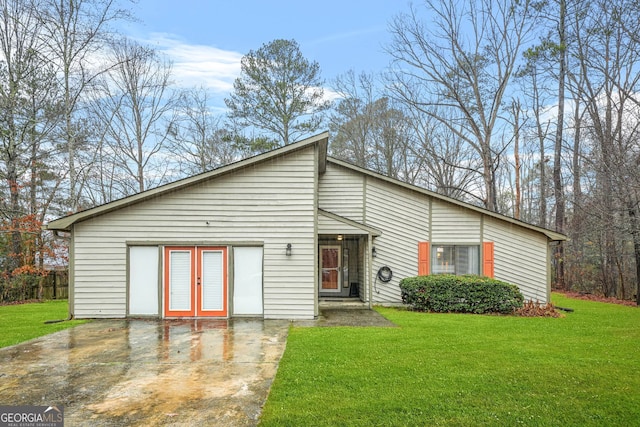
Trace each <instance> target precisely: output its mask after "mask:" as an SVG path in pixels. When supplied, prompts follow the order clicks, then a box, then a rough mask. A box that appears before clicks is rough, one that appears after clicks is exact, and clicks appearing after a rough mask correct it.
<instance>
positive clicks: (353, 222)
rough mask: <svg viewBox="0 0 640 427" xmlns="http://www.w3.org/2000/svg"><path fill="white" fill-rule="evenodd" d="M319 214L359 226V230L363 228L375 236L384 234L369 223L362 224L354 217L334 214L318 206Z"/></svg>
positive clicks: (352, 225)
mask: <svg viewBox="0 0 640 427" xmlns="http://www.w3.org/2000/svg"><path fill="white" fill-rule="evenodd" d="M318 214H320V215H323V216H326V217H327V218H331V219H333V220H335V221H338V222H341V223H343V224H345V225H349V226H351V227H354V228H357V229H359V230H362V231H364V232H365V233H367V234H371V236H373V237H379V236H382V231H380V230H378V229H377V228H373V227H370V226H368V225H364V224H361V223H359V222H357V221H354V220H352V219H349V218H345V217H343V216H340V215H337V214H334V213H333V212H329V211H325V210H324V209H320V208H318Z"/></svg>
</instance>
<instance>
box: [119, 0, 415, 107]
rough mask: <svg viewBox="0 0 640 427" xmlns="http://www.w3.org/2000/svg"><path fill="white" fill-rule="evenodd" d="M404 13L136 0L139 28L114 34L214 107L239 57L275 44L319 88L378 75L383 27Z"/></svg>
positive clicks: (277, 2)
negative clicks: (160, 60)
mask: <svg viewBox="0 0 640 427" xmlns="http://www.w3.org/2000/svg"><path fill="white" fill-rule="evenodd" d="M408 8H409V3H408V2H407V1H404V0H366V1H365V0H341V1H340V0H324V1H320V2H310V1H305V0H298V1H290V0H265V1H258V0H247V1H243V0H235V1H234V0H210V1H204V0H200V1H197V0H182V1H176V0H139V1H138V2H137V4H135V5H134V6H133V7H132V9H133V11H134V14H135V16H136V17H137V18H138V20H139V22H133V23H127V24H126V25H125V26H124V27H123V29H122V31H123V32H124V33H125V34H126V35H127V36H129V37H132V38H134V39H137V40H139V41H141V42H145V43H148V44H150V45H151V46H153V47H155V48H156V49H158V50H159V51H161V52H163V53H164V54H165V55H167V56H168V57H169V58H170V59H171V60H172V61H173V62H174V78H175V81H176V83H177V84H178V85H180V86H185V87H189V86H200V85H203V86H205V87H207V88H209V89H210V91H211V93H212V94H213V96H214V100H213V103H214V106H216V107H219V108H222V107H223V106H224V103H223V101H222V100H223V99H224V97H225V96H226V95H227V94H228V93H229V91H230V90H231V89H232V85H233V80H234V79H235V78H236V77H237V76H238V74H239V72H240V59H241V58H242V56H243V55H244V54H246V53H247V52H248V51H249V50H251V49H258V48H259V47H260V46H261V45H262V44H264V43H267V42H270V41H272V40H274V39H277V38H284V39H295V40H296V41H297V42H298V43H299V44H300V50H301V51H302V54H303V55H304V56H305V57H306V58H307V59H309V60H314V61H318V63H319V64H320V67H321V70H322V77H323V78H324V79H325V80H327V81H329V80H331V79H333V78H335V77H336V76H337V75H339V74H342V73H345V72H346V71H348V70H350V69H353V70H354V71H356V72H358V73H359V72H362V71H366V72H378V71H382V70H383V69H384V68H385V67H386V66H387V65H388V62H389V58H388V56H387V55H386V54H385V53H384V52H383V46H384V45H385V44H386V43H388V41H389V40H390V35H389V31H388V24H389V21H390V20H391V19H392V18H393V17H394V16H395V15H397V14H398V13H400V12H405V11H407V10H408Z"/></svg>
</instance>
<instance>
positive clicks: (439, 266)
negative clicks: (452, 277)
mask: <svg viewBox="0 0 640 427" xmlns="http://www.w3.org/2000/svg"><path fill="white" fill-rule="evenodd" d="M454 252H455V251H454V247H453V246H434V247H433V249H432V252H431V254H432V256H431V272H432V273H433V274H455V272H456V266H455V258H454Z"/></svg>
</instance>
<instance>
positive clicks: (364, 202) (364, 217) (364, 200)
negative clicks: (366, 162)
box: [362, 175, 367, 225]
mask: <svg viewBox="0 0 640 427" xmlns="http://www.w3.org/2000/svg"><path fill="white" fill-rule="evenodd" d="M363 178H364V179H363V180H362V223H363V224H364V225H367V175H364V176H363Z"/></svg>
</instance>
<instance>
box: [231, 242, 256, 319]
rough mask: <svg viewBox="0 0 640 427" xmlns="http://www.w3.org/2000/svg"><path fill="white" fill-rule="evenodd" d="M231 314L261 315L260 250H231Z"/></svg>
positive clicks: (250, 248) (243, 248)
mask: <svg viewBox="0 0 640 427" xmlns="http://www.w3.org/2000/svg"><path fill="white" fill-rule="evenodd" d="M233 265H234V268H233V314H234V315H239V316H259V315H262V248H261V247H236V248H233Z"/></svg>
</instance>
